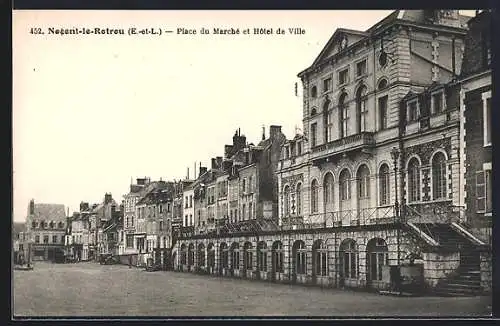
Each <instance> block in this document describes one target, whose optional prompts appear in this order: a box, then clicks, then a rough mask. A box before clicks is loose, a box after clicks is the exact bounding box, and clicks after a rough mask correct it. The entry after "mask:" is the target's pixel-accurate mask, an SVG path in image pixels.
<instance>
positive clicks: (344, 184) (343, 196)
mask: <svg viewBox="0 0 500 326" xmlns="http://www.w3.org/2000/svg"><path fill="white" fill-rule="evenodd" d="M349 179H351V174H350V173H349V170H347V169H344V170H342V172H341V173H340V177H339V184H340V200H349V199H350V198H351V191H350V190H351V189H350V181H349Z"/></svg>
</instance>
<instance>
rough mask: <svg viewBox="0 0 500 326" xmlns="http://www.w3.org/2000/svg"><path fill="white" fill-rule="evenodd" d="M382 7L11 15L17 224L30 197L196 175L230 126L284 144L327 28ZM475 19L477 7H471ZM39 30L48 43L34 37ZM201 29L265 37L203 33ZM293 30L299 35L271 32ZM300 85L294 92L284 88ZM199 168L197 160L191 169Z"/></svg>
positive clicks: (66, 200) (64, 197)
mask: <svg viewBox="0 0 500 326" xmlns="http://www.w3.org/2000/svg"><path fill="white" fill-rule="evenodd" d="M390 12H391V11H387V10H378V11H267V12H266V11H205V12H203V11H155V12H153V11H144V12H140V11H139V12H138V11H134V12H131V11H114V12H113V11H101V12H92V11H78V12H67V11H66V12H65V11H57V12H55V11H36V12H35V11H18V12H14V14H13V87H14V91H13V94H14V95H13V160H14V162H13V167H14V220H15V221H23V220H24V219H25V216H26V211H27V206H28V203H29V200H30V199H31V198H34V199H35V202H39V203H57V204H64V205H66V206H67V207H69V209H70V213H71V212H73V211H75V210H78V205H79V203H80V201H87V202H90V203H96V202H100V201H102V199H103V197H104V194H105V193H106V192H111V193H112V195H113V197H114V198H115V199H116V200H117V201H121V199H122V196H123V195H124V194H125V193H127V191H128V186H129V184H130V179H131V177H132V178H134V179H135V178H137V177H141V176H149V177H151V178H152V179H159V178H160V177H161V178H163V179H164V180H165V179H169V180H171V179H180V178H184V177H185V176H186V174H187V168H188V167H189V168H190V176H191V177H192V176H193V169H194V163H195V162H200V161H201V162H202V165H205V166H208V165H209V164H210V158H211V157H215V156H222V155H223V148H224V144H230V143H231V141H232V136H233V134H234V131H235V130H236V129H237V128H241V132H242V133H243V134H245V135H246V136H247V140H248V141H249V142H254V143H256V142H258V141H259V140H260V138H261V134H262V125H265V127H266V134H268V132H269V125H271V124H277V125H281V126H282V127H283V132H284V133H285V134H286V136H287V137H293V135H294V131H295V126H299V127H300V125H301V119H302V102H301V97H300V95H301V94H300V89H301V84H300V80H299V79H298V78H297V74H298V73H299V72H300V71H302V70H303V69H305V68H307V67H308V66H309V65H310V64H311V63H312V62H313V60H314V59H315V58H316V56H317V55H318V54H319V52H320V51H321V49H322V48H323V46H324V45H325V44H326V42H327V41H328V39H329V37H330V36H331V35H332V33H333V32H334V31H335V29H336V28H339V27H343V28H351V29H358V30H366V29H367V28H369V27H370V26H372V25H373V24H375V23H376V22H378V21H379V20H381V19H382V18H384V17H385V16H387V15H388V14H390ZM469 13H473V11H469V12H468V14H469ZM36 27H39V28H41V29H42V31H44V32H45V33H46V34H45V35H34V34H30V28H36ZM49 27H54V28H73V27H79V28H83V27H86V28H92V29H93V28H94V27H100V28H106V27H110V28H115V27H116V28H125V29H126V30H127V29H128V28H129V27H137V28H146V27H156V28H160V27H161V28H163V29H171V30H174V31H176V29H177V28H182V27H184V28H188V29H196V30H198V35H195V36H193V35H177V34H176V33H175V32H174V33H172V34H168V35H165V34H164V35H162V36H151V35H149V36H143V35H141V36H128V35H125V36H118V35H114V36H113V35H102V36H97V35H65V36H61V35H48V30H47V29H48V28H49ZM202 27H207V28H209V29H210V30H213V28H214V27H220V28H229V27H234V28H239V29H240V32H242V31H243V30H244V29H246V28H250V29H251V30H252V29H253V28H254V27H265V28H273V30H274V35H265V36H259V35H253V34H250V35H235V36H229V35H224V36H217V35H200V34H199V30H200V29H201V28H202ZM279 27H281V28H283V29H288V28H292V27H299V28H302V29H304V30H305V34H303V35H290V34H288V31H287V34H286V35H276V29H277V28H279ZM296 82H298V83H299V84H298V85H299V97H296V96H295V94H294V85H295V83H296ZM198 164H199V163H197V165H198Z"/></svg>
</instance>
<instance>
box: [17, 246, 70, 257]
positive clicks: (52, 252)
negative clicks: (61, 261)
mask: <svg viewBox="0 0 500 326" xmlns="http://www.w3.org/2000/svg"><path fill="white" fill-rule="evenodd" d="M64 253H65V251H64V245H63V244H61V245H59V244H34V245H32V246H31V248H30V253H28V255H31V258H32V260H33V261H43V260H47V261H55V260H56V259H57V258H58V257H60V256H63V257H64ZM26 257H27V255H26Z"/></svg>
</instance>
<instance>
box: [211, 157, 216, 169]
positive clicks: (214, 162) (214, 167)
mask: <svg viewBox="0 0 500 326" xmlns="http://www.w3.org/2000/svg"><path fill="white" fill-rule="evenodd" d="M211 168H212V169H217V160H216V159H215V158H212V165H211Z"/></svg>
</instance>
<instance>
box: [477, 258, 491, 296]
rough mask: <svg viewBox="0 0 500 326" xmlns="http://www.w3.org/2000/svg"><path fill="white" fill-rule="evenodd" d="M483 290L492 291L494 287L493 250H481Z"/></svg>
mask: <svg viewBox="0 0 500 326" xmlns="http://www.w3.org/2000/svg"><path fill="white" fill-rule="evenodd" d="M480 257H481V268H480V271H481V290H482V291H483V292H485V293H491V289H492V284H491V283H492V261H491V252H481V254H480Z"/></svg>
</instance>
